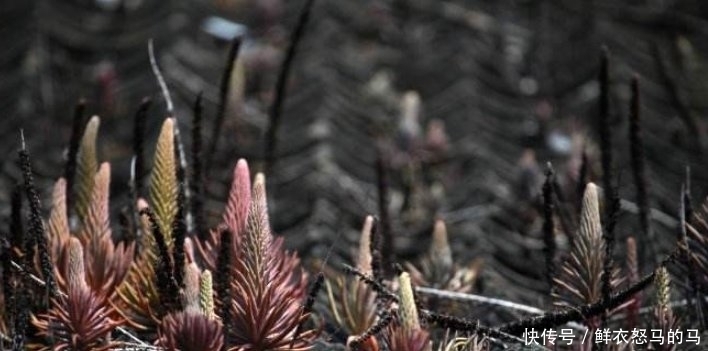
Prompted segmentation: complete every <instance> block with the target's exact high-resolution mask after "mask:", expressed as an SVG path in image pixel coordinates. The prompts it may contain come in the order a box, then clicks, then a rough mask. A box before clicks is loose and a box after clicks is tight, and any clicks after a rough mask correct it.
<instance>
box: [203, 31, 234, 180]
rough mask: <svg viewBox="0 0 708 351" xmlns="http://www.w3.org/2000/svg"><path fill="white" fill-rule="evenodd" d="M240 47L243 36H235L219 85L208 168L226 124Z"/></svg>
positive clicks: (207, 160)
mask: <svg viewBox="0 0 708 351" xmlns="http://www.w3.org/2000/svg"><path fill="white" fill-rule="evenodd" d="M240 48H241V37H235V38H234V39H233V40H232V41H231V47H230V48H229V54H228V56H227V58H226V66H225V67H224V74H223V75H222V76H221V85H220V86H219V106H218V107H217V111H216V121H214V130H213V131H212V133H211V144H209V149H208V151H207V159H206V168H207V169H209V168H210V167H211V162H212V160H213V157H214V153H215V152H216V146H217V144H218V141H219V136H220V135H221V126H222V125H223V124H224V116H225V113H226V103H227V102H228V95H229V87H230V83H231V75H232V74H233V70H234V63H235V61H236V57H237V56H238V53H239V50H240ZM198 99H199V101H201V94H200V95H199V97H198ZM200 108H201V107H200ZM200 112H201V111H200ZM195 114H196V111H195Z"/></svg>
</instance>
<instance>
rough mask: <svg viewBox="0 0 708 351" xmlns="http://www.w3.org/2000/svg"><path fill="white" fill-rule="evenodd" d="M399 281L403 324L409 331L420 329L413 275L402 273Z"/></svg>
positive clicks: (400, 311)
mask: <svg viewBox="0 0 708 351" xmlns="http://www.w3.org/2000/svg"><path fill="white" fill-rule="evenodd" d="M398 282H399V285H400V287H399V291H398V294H399V297H398V298H399V304H400V306H399V314H400V317H401V324H402V325H403V328H404V329H405V330H407V331H413V330H418V329H420V322H419V321H418V309H417V307H416V305H415V297H414V295H413V285H411V277H410V275H409V274H408V273H407V272H403V273H401V275H400V276H399V277H398Z"/></svg>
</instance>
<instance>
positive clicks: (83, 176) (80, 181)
mask: <svg viewBox="0 0 708 351" xmlns="http://www.w3.org/2000/svg"><path fill="white" fill-rule="evenodd" d="M100 124H101V120H100V119H99V118H98V116H93V117H91V120H89V122H88V124H87V125H86V129H84V136H83V137H82V138H81V145H80V146H79V151H78V153H77V155H76V157H77V162H76V180H75V184H76V188H75V194H76V214H77V215H78V217H79V221H80V222H83V221H84V218H86V215H87V214H88V208H89V203H90V202H91V196H92V195H91V194H92V193H93V180H94V179H93V178H94V175H95V174H96V171H98V160H97V158H96V138H97V136H98V127H99V126H100ZM68 191H73V190H72V189H69V190H68Z"/></svg>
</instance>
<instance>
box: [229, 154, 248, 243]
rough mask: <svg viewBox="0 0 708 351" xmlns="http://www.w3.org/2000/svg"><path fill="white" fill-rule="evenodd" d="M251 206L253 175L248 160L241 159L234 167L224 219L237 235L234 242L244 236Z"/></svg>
mask: <svg viewBox="0 0 708 351" xmlns="http://www.w3.org/2000/svg"><path fill="white" fill-rule="evenodd" d="M250 205H251V173H250V170H249V168H248V163H247V162H246V160H244V159H240V160H238V162H237V163H236V167H234V173H233V181H232V183H231V190H230V191H229V199H228V202H227V204H226V210H225V213H224V217H223V221H224V223H225V224H226V225H227V226H228V227H229V229H231V232H232V233H234V234H235V235H234V240H239V239H240V237H241V236H242V235H243V231H244V228H245V226H246V218H247V216H248V209H249V207H250ZM235 243H238V241H236V242H235Z"/></svg>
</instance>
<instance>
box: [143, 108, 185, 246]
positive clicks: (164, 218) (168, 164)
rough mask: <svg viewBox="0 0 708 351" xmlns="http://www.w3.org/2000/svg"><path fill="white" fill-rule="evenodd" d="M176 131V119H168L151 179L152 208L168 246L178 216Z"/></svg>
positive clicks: (162, 132)
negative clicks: (173, 224)
mask: <svg viewBox="0 0 708 351" xmlns="http://www.w3.org/2000/svg"><path fill="white" fill-rule="evenodd" d="M174 130H175V129H174V119H172V118H167V119H166V120H165V122H164V123H163V124H162V130H161V131H160V136H159V137H158V139H157V146H156V147H155V157H154V160H153V162H154V163H153V168H152V176H151V178H150V203H151V208H152V210H153V212H154V213H155V217H156V219H157V223H158V224H159V226H160V229H161V230H162V233H163V235H164V236H165V241H166V242H168V245H169V243H170V242H171V241H172V223H173V222H174V219H175V216H176V215H177V195H178V187H177V163H176V160H175V144H174V141H175V137H174Z"/></svg>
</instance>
